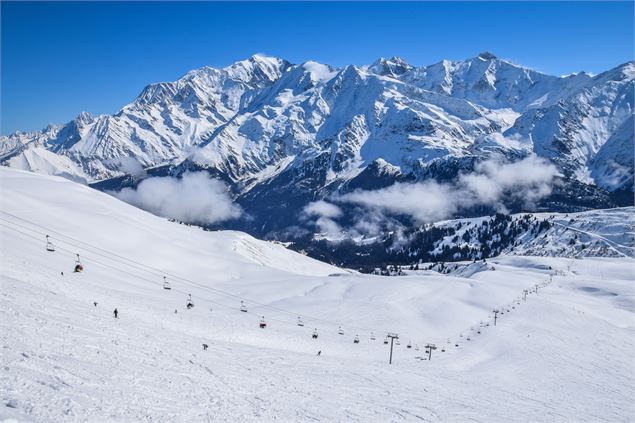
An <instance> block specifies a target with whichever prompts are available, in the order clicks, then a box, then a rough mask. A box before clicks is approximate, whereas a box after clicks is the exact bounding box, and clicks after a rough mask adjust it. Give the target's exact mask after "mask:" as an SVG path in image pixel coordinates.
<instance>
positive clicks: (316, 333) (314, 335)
mask: <svg viewBox="0 0 635 423" xmlns="http://www.w3.org/2000/svg"><path fill="white" fill-rule="evenodd" d="M311 338H313V339H318V331H317V328H315V329H313V334H312V335H311Z"/></svg>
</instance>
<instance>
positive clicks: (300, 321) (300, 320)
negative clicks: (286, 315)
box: [298, 316, 304, 326]
mask: <svg viewBox="0 0 635 423" xmlns="http://www.w3.org/2000/svg"><path fill="white" fill-rule="evenodd" d="M298 326H304V322H303V321H302V317H300V316H298Z"/></svg>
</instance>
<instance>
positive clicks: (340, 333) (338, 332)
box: [337, 326, 344, 335]
mask: <svg viewBox="0 0 635 423" xmlns="http://www.w3.org/2000/svg"><path fill="white" fill-rule="evenodd" d="M337 334H338V335H344V329H342V327H341V326H340V327H339V329H338V330H337Z"/></svg>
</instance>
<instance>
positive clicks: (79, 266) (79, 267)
mask: <svg viewBox="0 0 635 423" xmlns="http://www.w3.org/2000/svg"><path fill="white" fill-rule="evenodd" d="M73 271H74V272H75V273H79V272H82V271H84V265H83V264H82V262H81V260H80V259H79V254H77V260H75V268H74V269H73Z"/></svg>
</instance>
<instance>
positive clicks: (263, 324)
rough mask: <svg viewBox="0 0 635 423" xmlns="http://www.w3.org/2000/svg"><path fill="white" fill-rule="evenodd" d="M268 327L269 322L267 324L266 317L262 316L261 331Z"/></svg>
mask: <svg viewBox="0 0 635 423" xmlns="http://www.w3.org/2000/svg"><path fill="white" fill-rule="evenodd" d="M266 327H267V322H265V316H262V318H261V319H260V329H265V328H266Z"/></svg>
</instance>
